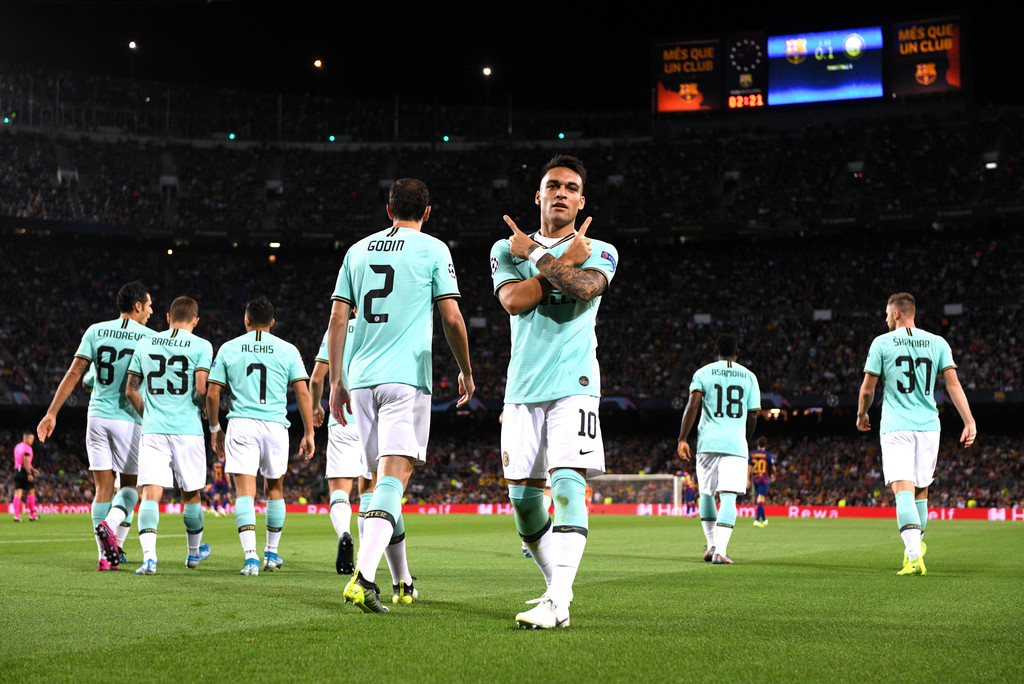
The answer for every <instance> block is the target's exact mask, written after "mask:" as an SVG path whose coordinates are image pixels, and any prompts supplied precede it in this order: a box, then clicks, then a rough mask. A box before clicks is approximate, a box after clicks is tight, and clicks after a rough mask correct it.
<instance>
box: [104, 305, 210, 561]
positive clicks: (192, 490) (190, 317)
mask: <svg viewBox="0 0 1024 684" xmlns="http://www.w3.org/2000/svg"><path fill="white" fill-rule="evenodd" d="M167 323H168V326H169V327H168V329H167V330H165V331H163V332H159V333H157V334H155V335H153V336H151V337H149V338H148V339H145V340H142V341H141V342H139V346H138V347H137V348H136V349H135V354H134V355H133V356H132V361H131V364H130V365H129V366H128V387H127V389H126V390H125V396H126V397H127V399H128V401H129V402H131V405H132V406H133V407H134V408H135V410H136V411H137V412H138V413H139V415H141V416H142V441H141V443H140V445H139V485H140V486H141V487H142V505H140V506H139V542H140V543H141V544H142V565H141V566H140V567H139V569H138V570H136V571H135V574H136V575H153V574H156V565H157V555H156V530H157V525H158V524H159V522H160V499H161V497H163V493H164V487H171V486H173V485H174V482H175V480H177V483H178V487H179V488H180V489H181V499H182V502H183V503H184V504H185V508H184V511H183V513H184V516H183V517H184V521H185V537H186V540H187V546H188V554H187V556H186V558H185V567H187V568H195V567H196V566H197V565H199V563H200V562H202V561H204V560H206V559H207V558H208V557H209V555H210V545H209V544H203V543H202V541H203V506H202V501H201V496H202V491H203V487H204V486H206V440H205V438H204V437H203V422H202V417H201V414H200V408H201V407H202V406H203V403H204V402H205V400H206V388H207V384H206V380H207V377H208V376H209V374H210V363H211V361H212V359H213V347H212V346H211V345H210V343H209V342H207V341H206V340H204V339H203V338H201V337H198V336H196V335H194V334H193V333H192V331H193V330H195V327H196V325H197V324H198V323H199V305H198V304H197V303H196V300H194V299H192V298H191V297H178V298H176V299H175V300H174V301H173V302H171V309H170V311H169V312H168V313H167ZM100 525H101V526H106V525H107V523H106V522H102V523H100ZM107 531H108V533H109V528H108V529H107ZM101 536H102V535H101ZM108 550H109V549H108ZM110 558H111V556H110V555H109V554H108V556H107V559H108V560H109V559H110Z"/></svg>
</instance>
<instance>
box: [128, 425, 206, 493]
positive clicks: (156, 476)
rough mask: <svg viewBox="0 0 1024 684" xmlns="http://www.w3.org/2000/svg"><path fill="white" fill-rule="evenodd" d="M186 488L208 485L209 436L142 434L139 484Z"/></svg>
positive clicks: (189, 490) (194, 489)
mask: <svg viewBox="0 0 1024 684" xmlns="http://www.w3.org/2000/svg"><path fill="white" fill-rule="evenodd" d="M175 480H177V482H178V486H179V487H180V488H181V490H182V491H184V492H196V491H199V490H200V489H203V488H204V487H205V486H206V440H205V439H204V438H203V436H202V435H143V436H142V443H141V444H140V445H139V485H140V486H141V485H160V486H161V487H173V486H174V482H175Z"/></svg>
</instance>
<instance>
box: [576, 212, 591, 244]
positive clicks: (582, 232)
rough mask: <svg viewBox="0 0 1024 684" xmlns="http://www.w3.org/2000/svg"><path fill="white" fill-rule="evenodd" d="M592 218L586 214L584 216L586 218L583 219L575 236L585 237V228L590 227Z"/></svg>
mask: <svg viewBox="0 0 1024 684" xmlns="http://www.w3.org/2000/svg"><path fill="white" fill-rule="evenodd" d="M593 218H594V217H593V216H588V217H587V218H586V220H584V221H583V225H582V226H580V229H579V230H578V231H577V232H576V237H578V238H581V239H582V238H585V237H586V236H587V228H589V227H590V221H591V220H592V219H593Z"/></svg>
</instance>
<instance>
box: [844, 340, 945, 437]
mask: <svg viewBox="0 0 1024 684" xmlns="http://www.w3.org/2000/svg"><path fill="white" fill-rule="evenodd" d="M947 368H956V364H955V363H953V352H952V351H951V350H950V348H949V344H948V343H947V342H946V340H944V339H942V338H941V337H940V336H938V335H934V334H932V333H930V332H927V331H925V330H921V329H920V328H897V329H896V330H893V331H892V332H888V333H886V334H884V335H879V336H878V337H876V338H875V339H874V341H873V342H872V343H871V348H870V349H869V350H868V358H867V361H865V362H864V372H865V373H870V374H871V375H876V376H879V377H882V378H884V379H885V386H884V388H883V392H882V421H881V424H880V425H879V430H880V431H881V432H893V431H895V430H914V431H917V432H930V431H936V430H938V429H939V411H938V409H937V408H936V406H935V396H934V395H933V390H934V389H935V381H936V379H937V378H938V377H939V376H940V375H942V373H943V372H944V371H945V370H946V369H947Z"/></svg>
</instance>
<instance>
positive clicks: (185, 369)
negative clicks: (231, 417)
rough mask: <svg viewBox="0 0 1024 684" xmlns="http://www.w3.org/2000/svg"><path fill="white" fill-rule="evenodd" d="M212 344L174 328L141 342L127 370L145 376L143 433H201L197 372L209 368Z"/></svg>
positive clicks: (141, 391) (142, 392) (143, 385)
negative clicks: (197, 401) (197, 400)
mask: <svg viewBox="0 0 1024 684" xmlns="http://www.w3.org/2000/svg"><path fill="white" fill-rule="evenodd" d="M212 361H213V346H212V345H211V344H210V343H209V342H207V341H206V340H204V339H203V338H201V337H198V336H196V335H193V334H192V333H190V332H189V331H187V330H182V329H180V328H172V329H170V330H164V331H163V332H158V333H156V334H155V335H152V336H151V337H149V338H147V339H145V340H142V341H141V342H139V346H138V347H136V348H135V355H134V356H132V362H131V364H130V365H129V366H128V373H129V374H131V375H137V376H139V377H141V378H142V383H141V385H140V386H139V393H140V394H142V398H143V401H144V402H145V404H146V410H145V412H143V414H142V434H144V435H202V434H203V423H202V419H201V417H200V413H199V406H198V405H197V404H196V403H195V402H196V382H195V374H196V371H209V370H210V364H211V363H212Z"/></svg>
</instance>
